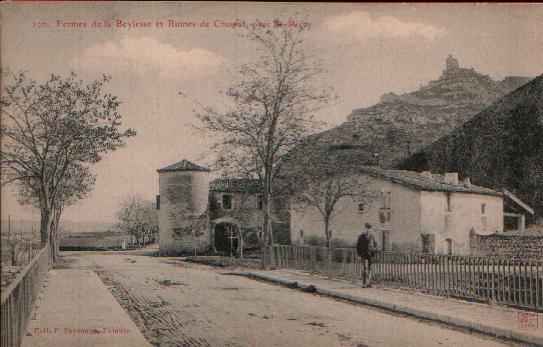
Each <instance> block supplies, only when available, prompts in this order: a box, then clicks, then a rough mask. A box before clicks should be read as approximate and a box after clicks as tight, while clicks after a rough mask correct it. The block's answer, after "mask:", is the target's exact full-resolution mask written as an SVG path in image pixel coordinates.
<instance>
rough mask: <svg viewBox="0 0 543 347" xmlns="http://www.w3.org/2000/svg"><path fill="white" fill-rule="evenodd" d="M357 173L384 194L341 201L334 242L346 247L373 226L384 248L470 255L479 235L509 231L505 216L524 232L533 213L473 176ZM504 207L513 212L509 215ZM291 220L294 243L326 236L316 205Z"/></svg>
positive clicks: (362, 170) (376, 170) (296, 211)
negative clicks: (475, 181)
mask: <svg viewBox="0 0 543 347" xmlns="http://www.w3.org/2000/svg"><path fill="white" fill-rule="evenodd" d="M356 175H357V176H360V177H365V178H366V179H367V180H366V181H365V182H368V183H367V186H366V187H364V189H366V190H372V191H375V192H378V194H375V195H374V196H377V198H374V199H373V200H371V201H365V200H360V199H359V198H357V195H353V196H349V197H343V198H342V199H341V200H340V201H338V203H337V205H338V206H337V207H336V214H335V216H334V218H333V219H332V220H331V230H332V239H336V240H343V241H344V243H351V244H354V243H355V242H356V239H357V237H358V236H359V235H360V233H361V232H362V230H363V226H364V224H365V223H369V224H371V225H372V233H373V235H374V237H375V239H376V241H377V243H378V247H379V249H381V250H385V251H405V252H427V253H435V254H455V255H469V254H470V253H473V250H471V249H470V240H471V239H473V237H474V236H475V235H485V234H491V233H495V232H503V231H504V217H507V218H510V217H516V218H517V219H518V221H519V222H518V223H517V225H518V227H519V228H523V227H524V224H523V223H524V214H526V213H529V214H533V210H532V209H531V208H529V207H528V206H526V204H524V203H523V202H522V201H520V199H518V198H517V197H515V196H514V195H513V194H512V193H510V192H507V191H504V192H501V191H497V190H493V189H488V188H484V187H480V186H477V185H474V184H471V183H470V181H469V178H467V179H465V180H464V181H462V182H461V181H459V180H458V174H457V173H447V174H445V175H436V174H432V173H430V172H422V173H417V172H412V171H404V170H384V169H380V168H377V167H360V168H359V169H358V171H357V174H356ZM504 201H505V203H504ZM504 206H505V208H506V209H507V211H511V212H505V213H504ZM290 220H291V239H292V242H293V243H297V244H304V243H307V242H308V241H309V239H311V238H313V239H314V238H318V237H323V236H324V222H323V218H322V216H321V215H320V213H319V212H318V210H317V208H316V207H312V206H302V207H300V206H295V205H293V208H292V209H291V216H290Z"/></svg>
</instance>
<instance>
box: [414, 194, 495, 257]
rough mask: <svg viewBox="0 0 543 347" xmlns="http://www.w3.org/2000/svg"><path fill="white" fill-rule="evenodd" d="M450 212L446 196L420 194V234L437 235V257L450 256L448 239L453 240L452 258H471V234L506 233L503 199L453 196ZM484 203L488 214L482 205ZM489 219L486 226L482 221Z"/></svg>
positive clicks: (481, 196)
mask: <svg viewBox="0 0 543 347" xmlns="http://www.w3.org/2000/svg"><path fill="white" fill-rule="evenodd" d="M450 196H451V211H450V212H448V211H446V210H447V194H446V193H444V192H427V191H422V192H421V228H422V229H421V231H422V232H423V233H429V234H434V235H435V252H436V254H446V253H447V242H446V239H448V238H449V239H451V240H452V251H453V254H458V255H469V233H470V230H471V229H473V230H475V232H476V233H489V232H493V231H502V230H503V199H502V197H499V196H492V195H481V194H468V193H450ZM483 203H485V204H486V207H485V214H484V215H483V214H482V213H481V204H483ZM483 217H484V218H486V226H485V223H484V221H483Z"/></svg>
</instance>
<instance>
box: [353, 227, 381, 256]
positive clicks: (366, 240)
mask: <svg viewBox="0 0 543 347" xmlns="http://www.w3.org/2000/svg"><path fill="white" fill-rule="evenodd" d="M376 251H377V242H375V238H374V237H373V235H372V234H370V233H362V234H360V236H359V237H358V242H357V243H356V253H357V254H358V255H359V256H360V257H361V258H363V259H371V258H373V257H374V256H375V253H376Z"/></svg>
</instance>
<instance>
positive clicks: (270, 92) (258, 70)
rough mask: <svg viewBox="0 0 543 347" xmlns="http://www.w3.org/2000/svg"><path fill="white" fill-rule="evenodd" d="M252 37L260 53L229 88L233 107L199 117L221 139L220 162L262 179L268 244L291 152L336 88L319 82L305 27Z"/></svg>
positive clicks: (314, 123)
mask: <svg viewBox="0 0 543 347" xmlns="http://www.w3.org/2000/svg"><path fill="white" fill-rule="evenodd" d="M247 39H248V40H250V42H253V43H255V44H256V45H257V52H258V53H259V54H258V55H257V56H256V57H255V60H254V62H252V63H250V64H247V65H243V66H242V67H241V69H240V71H239V73H240V76H241V81H240V82H238V83H236V84H234V85H233V86H232V87H230V88H229V89H228V91H227V93H226V96H227V97H228V98H229V99H230V101H231V107H230V109H229V110H228V111H226V112H220V111H217V110H215V109H213V108H206V109H205V110H204V111H203V112H201V113H199V114H197V116H198V118H199V120H200V121H201V122H202V124H203V125H202V126H200V129H204V130H206V131H208V132H211V133H213V134H214V135H215V138H217V139H218V140H217V141H216V144H215V146H214V147H213V149H214V150H215V153H216V154H217V160H216V164H217V166H218V167H221V168H222V169H223V170H224V171H225V172H227V173H229V174H231V175H235V176H241V177H246V178H256V179H259V180H260V181H261V182H262V185H263V202H264V208H263V210H264V218H263V225H262V229H263V240H262V243H263V245H271V244H272V243H273V231H272V227H271V219H270V214H271V203H272V198H273V197H274V196H276V195H278V194H281V193H282V192H283V187H281V186H278V184H277V183H278V181H279V180H278V179H277V178H278V177H279V176H280V175H281V170H282V167H283V165H284V163H285V158H286V154H287V153H288V152H289V151H291V150H292V149H293V148H294V147H295V146H296V145H297V144H298V143H299V141H300V140H301V139H303V138H304V137H305V136H307V135H308V134H310V133H312V132H314V131H315V130H316V129H317V128H318V126H319V125H320V123H319V122H317V121H316V120H315V119H314V117H313V114H314V112H315V111H317V110H319V109H321V108H322V107H323V106H325V105H326V104H327V103H328V102H329V101H330V99H331V90H330V89H329V88H327V87H322V86H321V84H320V83H319V82H322V81H323V78H322V74H323V73H324V72H325V70H324V69H323V68H322V67H321V65H320V64H319V63H318V62H317V61H316V59H315V55H314V54H313V53H311V52H310V51H309V50H308V49H307V48H306V47H305V46H304V43H303V40H302V39H301V31H294V30H288V29H284V30H281V31H274V30H268V31H253V32H251V33H250V34H249V35H248V36H247Z"/></svg>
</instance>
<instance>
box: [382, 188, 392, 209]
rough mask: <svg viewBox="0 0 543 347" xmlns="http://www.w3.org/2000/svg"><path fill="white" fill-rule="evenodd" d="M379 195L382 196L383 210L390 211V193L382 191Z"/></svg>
mask: <svg viewBox="0 0 543 347" xmlns="http://www.w3.org/2000/svg"><path fill="white" fill-rule="evenodd" d="M381 194H382V195H383V209H385V210H390V208H391V204H392V193H391V192H390V191H387V190H384V191H383V192H381Z"/></svg>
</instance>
